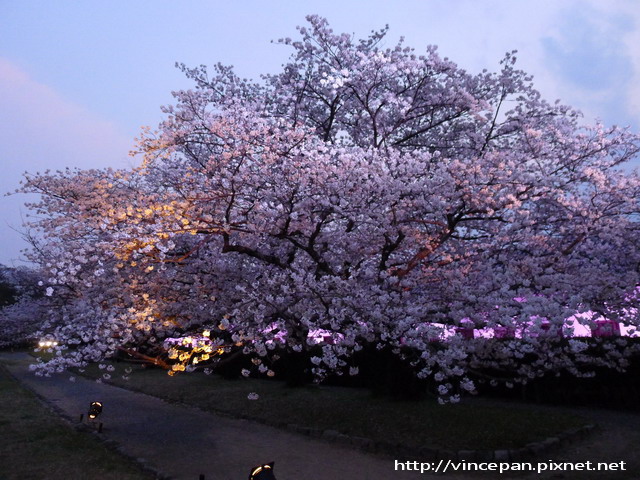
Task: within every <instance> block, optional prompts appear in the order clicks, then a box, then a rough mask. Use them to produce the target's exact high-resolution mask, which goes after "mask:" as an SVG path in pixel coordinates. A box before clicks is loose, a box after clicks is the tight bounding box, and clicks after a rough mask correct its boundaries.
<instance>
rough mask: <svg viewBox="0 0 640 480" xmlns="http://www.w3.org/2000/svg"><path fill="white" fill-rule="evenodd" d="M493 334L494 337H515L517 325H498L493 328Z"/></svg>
mask: <svg viewBox="0 0 640 480" xmlns="http://www.w3.org/2000/svg"><path fill="white" fill-rule="evenodd" d="M493 336H494V338H515V336H516V329H515V327H503V326H501V325H500V326H496V327H494V328H493Z"/></svg>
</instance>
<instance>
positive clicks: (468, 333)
mask: <svg viewBox="0 0 640 480" xmlns="http://www.w3.org/2000/svg"><path fill="white" fill-rule="evenodd" d="M473 327H474V324H473V322H472V321H470V320H462V321H461V322H460V326H458V327H455V331H456V334H457V335H459V336H461V337H462V338H465V339H472V338H474V337H475V329H474V328H473Z"/></svg>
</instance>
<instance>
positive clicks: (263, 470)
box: [249, 462, 277, 480]
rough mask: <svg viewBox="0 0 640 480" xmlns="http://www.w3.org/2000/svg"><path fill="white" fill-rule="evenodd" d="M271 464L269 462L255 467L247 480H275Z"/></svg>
mask: <svg viewBox="0 0 640 480" xmlns="http://www.w3.org/2000/svg"><path fill="white" fill-rule="evenodd" d="M273 464H274V462H271V463H267V464H266V465H260V466H259V467H255V468H254V469H253V470H251V473H250V474H249V480H277V479H276V477H275V475H274V474H273Z"/></svg>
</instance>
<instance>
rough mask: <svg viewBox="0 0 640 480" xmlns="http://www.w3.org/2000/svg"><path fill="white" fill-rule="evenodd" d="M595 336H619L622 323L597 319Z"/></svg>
mask: <svg viewBox="0 0 640 480" xmlns="http://www.w3.org/2000/svg"><path fill="white" fill-rule="evenodd" d="M592 336H594V337H619V336H620V323H619V322H614V321H613V320H596V321H595V327H593V330H592Z"/></svg>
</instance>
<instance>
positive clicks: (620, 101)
mask: <svg viewBox="0 0 640 480" xmlns="http://www.w3.org/2000/svg"><path fill="white" fill-rule="evenodd" d="M234 3H235V4H234ZM310 13H317V14H320V15H322V16H325V17H327V18H328V19H329V21H330V22H331V24H332V26H333V28H334V30H335V31H339V32H348V33H353V34H355V35H356V36H359V37H361V36H365V35H367V33H368V32H369V31H371V30H372V29H379V28H381V27H383V26H384V25H385V24H389V26H390V34H389V37H388V38H389V39H388V40H387V44H388V45H392V44H393V43H395V41H396V40H397V39H398V37H400V36H404V37H405V39H406V44H407V45H410V46H413V47H415V48H416V49H417V50H418V51H421V50H424V49H425V48H426V46H427V45H430V44H435V45H438V46H439V50H440V54H441V55H443V56H447V57H449V58H450V59H452V60H453V61H455V62H457V63H458V64H459V65H461V66H463V67H464V68H466V69H468V70H470V71H472V72H476V71H479V70H482V69H483V68H487V69H490V70H495V69H496V68H497V66H498V62H499V60H500V59H501V58H502V56H503V55H504V53H505V52H506V51H510V50H513V49H517V50H518V51H519V53H518V59H519V60H518V64H519V66H520V68H523V69H524V70H526V71H528V72H529V73H531V74H533V75H534V77H535V80H534V81H535V83H536V85H537V87H538V88H539V89H540V90H541V92H542V93H543V96H544V97H545V98H547V99H549V100H555V99H556V98H560V99H561V100H562V101H563V102H564V103H568V104H570V105H572V106H574V107H577V108H579V109H581V110H582V111H583V112H584V114H585V118H586V119H587V120H588V121H589V122H591V121H592V119H593V118H596V117H598V118H600V119H602V120H603V121H604V122H605V124H609V125H610V124H618V125H629V126H631V128H632V129H633V130H634V131H636V132H638V131H640V1H637V0H579V1H578V0H576V1H573V0H563V1H561V2H560V1H545V0H536V1H523V0H520V1H519V0H395V1H390V0H387V1H382V0H368V1H352V0H342V1H334V0H325V1H322V2H319V1H299V0H298V1H292V0H291V1H290V0H284V1H269V0H243V1H242V2H228V1H214V0H209V1H204V0H185V1H182V2H176V1H165V0H137V1H135V2H132V1H121V0H110V1H109V2H98V1H88V0H85V1H82V0H80V1H53V0H48V1H31V0H0V125H1V127H2V128H0V165H1V166H2V175H0V191H2V193H4V192H8V191H11V190H14V189H15V188H16V186H17V184H18V182H19V181H20V178H21V174H22V172H24V171H25V170H27V171H31V172H34V171H38V170H44V169H47V168H50V169H58V168H64V167H66V166H72V167H75V166H77V167H83V168H92V167H106V166H112V167H125V166H127V165H130V164H132V162H133V161H134V160H132V159H131V158H130V157H128V151H129V149H130V148H131V146H132V144H133V139H134V137H136V136H137V135H138V132H139V130H140V127H141V126H143V125H150V126H155V125H157V124H158V122H159V121H160V119H161V118H162V117H161V112H160V106H161V105H163V104H168V103H170V102H171V90H177V89H180V88H188V87H189V86H190V83H189V81H188V80H186V79H185V78H184V77H183V76H182V74H181V73H180V72H179V71H178V70H177V69H175V67H174V64H175V62H176V61H179V62H184V63H186V64H187V65H189V66H196V65H199V64H206V65H212V64H214V63H215V62H222V63H224V64H231V65H234V66H235V67H236V70H237V72H238V73H239V74H240V75H241V76H245V77H250V78H257V77H258V76H259V75H260V74H261V73H270V72H271V73H272V72H277V71H278V69H279V67H280V65H281V64H282V63H283V62H284V61H285V60H286V59H287V57H288V55H289V53H290V51H289V50H288V49H287V47H284V46H280V45H275V44H272V43H270V41H271V40H274V39H277V38H281V37H287V36H289V37H295V35H296V30H295V26H296V25H300V24H303V23H304V16H305V15H307V14H310ZM25 200H26V199H25V198H24V196H10V197H0V238H1V239H2V243H1V245H2V248H1V249H0V263H4V264H16V263H17V260H18V259H19V258H20V253H19V251H20V249H21V248H24V247H25V244H24V243H23V242H22V240H21V238H20V235H19V234H18V233H17V232H16V231H14V229H19V228H20V224H21V215H24V214H25V213H26V210H25V209H24V208H22V207H21V204H22V203H24V201H25Z"/></svg>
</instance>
